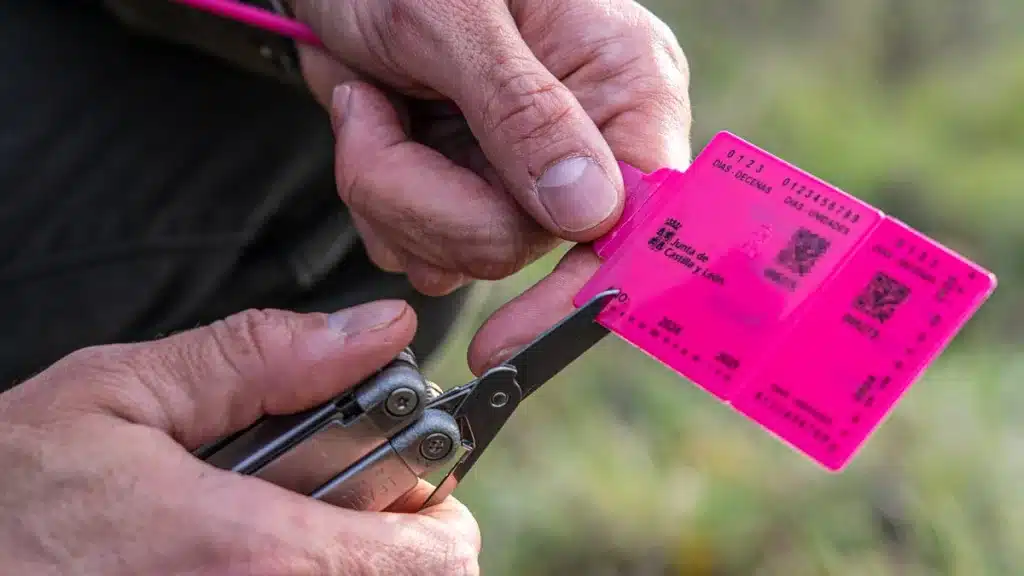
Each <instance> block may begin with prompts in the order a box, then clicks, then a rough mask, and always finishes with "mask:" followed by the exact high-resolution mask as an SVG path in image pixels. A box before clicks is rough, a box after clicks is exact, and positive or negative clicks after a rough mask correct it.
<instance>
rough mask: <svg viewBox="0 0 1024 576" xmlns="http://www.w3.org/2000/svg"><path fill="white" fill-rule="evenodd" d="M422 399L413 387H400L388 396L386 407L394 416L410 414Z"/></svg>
mask: <svg viewBox="0 0 1024 576" xmlns="http://www.w3.org/2000/svg"><path fill="white" fill-rule="evenodd" d="M419 403H420V399H419V397H418V396H416V391H415V390H413V389H412V388H399V389H398V390H395V391H394V392H392V393H391V394H390V395H389V396H388V401H387V402H386V403H385V404H384V408H385V409H386V410H387V411H388V414H391V415H392V416H408V415H409V414H412V411H413V410H415V409H416V406H417V405H418V404H419Z"/></svg>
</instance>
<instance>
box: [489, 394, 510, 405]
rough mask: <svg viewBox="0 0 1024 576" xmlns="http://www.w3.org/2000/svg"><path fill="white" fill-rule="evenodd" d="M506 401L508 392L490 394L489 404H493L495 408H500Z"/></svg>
mask: <svg viewBox="0 0 1024 576" xmlns="http://www.w3.org/2000/svg"><path fill="white" fill-rule="evenodd" d="M507 403H508V394H505V393H504V392H495V393H494V395H492V396H491V406H494V407H495V408H501V407H502V406H504V405H505V404H507Z"/></svg>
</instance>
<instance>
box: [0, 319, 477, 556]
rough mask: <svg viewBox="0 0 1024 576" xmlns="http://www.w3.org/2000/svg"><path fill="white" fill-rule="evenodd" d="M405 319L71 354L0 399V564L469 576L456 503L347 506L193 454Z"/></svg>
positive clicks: (195, 335) (299, 392)
mask: <svg viewBox="0 0 1024 576" xmlns="http://www.w3.org/2000/svg"><path fill="white" fill-rule="evenodd" d="M415 329H416V320H415V316H414V314H413V312H412V311H411V310H410V309H409V308H408V307H407V306H406V305H405V304H404V303H402V302H392V301H382V302H376V303H371V304H367V305H363V306H360V307H357V308H352V309H349V310H345V311H342V312H339V313H337V314H335V315H332V316H327V315H322V314H319V315H318V314H308V315H298V314H290V313H286V312H278V311H261V312H255V311H249V312H245V313H242V314H238V315H236V316H232V317H230V318H228V319H227V320H224V321H221V322H217V323H215V324H213V325H211V326H209V327H205V328H200V329H197V330H193V331H190V332H185V333H181V334H177V335H175V336H172V337H170V338H166V339H164V340H160V341H156V342H151V343H144V344H132V345H117V346H103V347H97V348H92V349H86V350H82V351H80V352H77V353H74V354H72V355H70V356H68V357H67V358H65V359H64V360H62V361H60V362H59V363H57V364H55V365H54V366H52V367H51V368H49V369H48V370H46V371H45V372H43V373H41V374H39V375H38V376H36V377H35V378H33V379H32V380H29V381H27V382H25V383H24V384H22V385H20V386H18V387H16V388H14V389H13V390H11V391H9V392H6V393H4V394H2V395H0V469H2V470H3V476H2V478H0V509H2V510H3V515H2V516H0V558H3V561H2V565H3V572H4V573H7V574H19V575H24V576H35V575H42V574H46V575H49V574H81V575H83V576H92V575H95V576H100V575H102V576H118V575H124V576H135V575H138V574H211V575H213V574H218V575H219V574H279V575H282V576H286V575H292V576H299V575H302V576H307V575H314V574H316V575H328V574H403V575H412V574H423V575H430V576H433V575H436V574H477V573H478V572H479V570H478V567H477V554H478V550H479V545H480V535H479V532H478V529H477V525H476V523H475V521H474V520H473V517H472V516H471V515H470V514H469V512H468V511H467V510H466V509H465V508H464V507H463V506H462V505H461V504H459V503H458V502H457V501H455V500H454V499H451V498H449V499H448V500H447V501H445V502H443V503H441V504H439V505H438V506H436V507H433V508H431V509H428V510H426V511H425V512H423V513H422V514H411V513H408V512H411V511H404V513H403V511H399V510H393V511H391V512H387V513H366V512H354V511H350V510H344V509H340V508H335V507H332V506H329V505H327V504H324V503H321V502H318V501H315V500H312V499H310V498H307V497H305V496H300V495H298V494H294V493H291V492H288V491H286V490H284V489H281V488H278V487H277V486H274V485H272V484H270V483H267V482H264V481H262V480H259V479H257V478H254V477H249V476H241V475H237V474H234V473H230V472H226V471H223V470H219V469H216V468H213V467H212V466H209V465H207V464H205V463H204V462H202V461H200V460H198V459H196V458H195V457H193V456H192V455H191V454H190V451H191V450H194V449H196V448H197V447H199V446H201V445H203V444H205V443H207V442H210V441H212V440H215V439H217V438H219V437H221V436H223V435H225V434H229V433H231V432H233V431H236V430H240V429H242V428H243V427H245V426H248V425H249V424H251V423H252V422H254V421H256V419H257V418H259V417H260V416H261V415H263V414H279V413H294V412H298V411H300V410H302V409H305V408H309V407H312V406H314V405H316V404H317V403H320V402H323V401H325V400H328V399H329V398H330V397H332V396H334V395H336V394H338V393H340V392H341V391H343V390H344V389H346V388H348V387H351V386H352V385H354V384H356V383H357V382H359V381H360V380H362V379H363V378H365V377H367V376H369V375H370V374H371V373H372V372H373V371H374V370H375V369H377V368H379V367H380V366H383V365H384V364H386V363H387V362H388V361H390V360H391V359H392V358H393V357H394V356H395V355H396V354H397V353H398V352H399V351H400V350H401V349H402V348H403V347H404V346H406V345H407V344H408V342H409V341H410V340H411V339H412V335H413V333H414V332H415ZM421 489H422V490H429V489H430V488H429V486H426V485H423V486H421ZM424 496H425V494H424Z"/></svg>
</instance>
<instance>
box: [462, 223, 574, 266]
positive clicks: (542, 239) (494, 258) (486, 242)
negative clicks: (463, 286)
mask: <svg viewBox="0 0 1024 576" xmlns="http://www.w3.org/2000/svg"><path fill="white" fill-rule="evenodd" d="M481 232H482V233H483V235H484V236H483V237H482V238H481V237H480V236H479V234H480V233H481ZM467 240H469V239H467ZM559 242H560V240H559V239H558V238H556V237H555V236H553V235H551V234H550V233H549V232H547V231H546V230H544V229H543V228H541V227H540V226H539V225H537V224H536V223H535V222H534V221H533V220H528V219H526V218H522V217H519V216H518V215H517V216H516V217H514V218H507V219H506V218H497V217H496V218H494V219H492V220H491V221H490V222H488V223H487V225H486V226H484V227H483V228H482V229H481V230H479V231H477V235H476V236H475V237H474V238H473V239H472V242H468V241H467V242H465V243H463V244H462V245H464V246H473V247H474V249H473V251H472V252H469V253H467V254H466V256H465V261H464V262H463V263H462V265H463V266H464V267H465V269H466V270H467V272H468V273H469V274H470V275H471V276H473V277H474V278H479V279H481V280H501V279H504V278H506V277H508V276H511V275H512V274H515V273H516V272H519V271H520V270H522V269H523V268H525V267H526V266H527V265H529V264H530V263H531V262H533V261H534V260H535V259H537V257H539V256H540V255H541V254H544V253H546V252H548V251H549V250H550V249H552V248H553V247H554V246H555V245H556V244H557V243H559Z"/></svg>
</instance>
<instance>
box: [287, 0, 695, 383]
mask: <svg viewBox="0 0 1024 576" xmlns="http://www.w3.org/2000/svg"><path fill="white" fill-rule="evenodd" d="M293 3H294V8H295V10H296V14H297V16H298V17H299V18H300V19H302V20H304V21H305V22H307V23H308V24H309V25H311V26H312V27H313V28H314V29H315V30H316V31H317V33H318V34H319V35H320V37H321V38H322V40H323V41H324V44H325V46H326V48H327V52H328V53H329V56H327V55H325V54H324V53H321V52H318V51H314V50H304V51H303V52H302V57H303V60H304V64H305V69H306V77H307V79H308V81H309V84H310V86H311V88H312V90H313V92H314V93H315V94H317V95H318V97H319V98H320V100H321V101H322V102H323V103H324V104H325V105H329V106H330V107H331V109H332V111H333V114H334V125H335V131H336V134H337V181H338V186H339V191H340V193H341V197H342V199H343V200H344V201H345V202H346V204H347V205H348V206H349V207H350V209H351V211H352V212H353V214H354V215H355V217H356V221H357V225H358V227H359V229H360V232H361V234H362V236H363V238H364V240H365V243H366V245H367V248H368V251H369V252H370V254H371V257H372V258H373V259H374V261H375V262H376V263H377V265H378V266H380V267H381V268H383V269H385V270H390V271H395V272H404V273H406V274H407V275H408V276H409V278H410V280H411V281H412V283H413V284H414V285H415V286H416V287H417V288H418V289H420V290H421V291H424V292H426V293H428V294H429V293H433V294H441V293H444V292H447V291H450V290H452V289H454V288H455V287H457V286H459V285H460V284H462V283H463V282H465V281H466V280H467V279H470V278H477V279H498V278H503V277H505V276H508V275H510V274H511V273H513V272H515V271H517V270H519V269H520V268H522V267H523V266H525V265H526V264H528V263H529V262H531V261H533V260H534V259H535V258H536V257H538V256H539V255H541V254H543V253H546V252H547V251H549V250H551V249H552V248H554V247H555V246H556V245H557V243H558V242H559V241H560V240H569V241H574V242H588V241H591V240H593V239H595V238H597V237H599V236H601V235H602V234H604V233H605V232H606V231H608V230H609V229H610V227H611V226H612V225H614V223H615V222H616V220H617V218H618V216H619V215H620V213H621V207H622V201H623V191H622V177H621V174H620V172H619V170H618V167H617V165H616V160H622V161H625V162H628V163H630V164H632V165H634V166H636V167H638V168H640V169H642V170H644V171H651V170H655V169H657V168H661V167H674V168H685V167H686V165H687V163H688V162H689V159H690V148H689V129H690V115H689V101H688V96H687V89H688V77H687V69H686V63H685V59H684V56H683V54H682V51H681V49H680V48H679V45H678V43H677V41H676V39H675V37H674V36H673V34H672V32H671V31H670V30H669V29H668V27H667V26H665V25H664V24H663V23H662V22H661V21H659V20H658V19H657V18H655V17H654V16H653V15H652V14H651V13H650V12H648V11H647V10H646V9H644V8H643V7H642V6H640V5H639V4H637V3H636V2H634V1H632V0H563V1H559V2H551V1H549V0H474V1H472V2H470V1H469V0H294V2H293ZM332 58H333V59H335V60H336V61H340V62H342V63H344V64H345V65H346V66H347V67H348V68H349V69H350V70H349V72H348V73H341V72H338V68H337V67H335V68H334V72H331V71H330V70H332V65H331V64H330V63H329V61H330V60H331V59H332ZM353 71H354V72H356V73H359V74H361V75H363V77H368V78H370V79H372V80H373V81H374V82H375V83H376V84H377V86H380V87H376V88H375V87H372V86H371V85H370V84H368V83H360V82H344V83H342V82H343V81H345V80H348V79H351V78H352V77H353V75H352V72H353ZM339 83H342V84H341V87H340V88H338V89H336V90H334V92H333V102H332V101H331V97H330V96H329V94H331V90H332V89H334V87H335V86H337V85H338V84H339ZM587 250H588V249H587V248H585V247H580V248H577V249H576V251H574V252H573V253H572V255H571V256H569V257H568V260H567V261H565V262H564V263H563V264H562V265H561V266H560V268H559V269H558V270H557V271H556V272H555V273H554V274H553V275H552V276H550V277H548V278H546V279H545V280H544V281H542V282H541V283H540V284H538V285H537V286H535V287H534V288H533V289H531V290H530V291H528V292H527V293H526V294H524V295H522V296H521V297H519V298H517V299H516V300H514V301H513V302H511V303H509V304H508V305H507V306H506V307H504V308H503V309H501V310H500V311H499V312H498V313H496V314H495V315H494V316H492V317H491V319H490V320H489V321H488V322H487V323H486V324H485V325H484V326H483V327H482V328H481V330H480V332H479V333H478V334H477V336H476V338H475V339H474V342H473V345H472V346H471V349H470V365H471V367H472V368H473V370H474V372H477V373H480V372H481V371H482V370H483V369H485V368H486V367H489V366H492V365H494V364H495V363H497V362H499V361H500V360H502V359H503V358H504V357H506V356H507V355H508V354H510V353H511V351H513V350H514V349H515V348H517V347H519V346H521V345H523V344H525V343H527V342H528V341H529V340H531V339H532V338H533V337H534V336H535V335H536V334H537V333H539V332H541V331H543V330H544V329H546V328H548V327H549V326H550V325H551V324H552V323H554V322H555V321H557V319H558V318H560V317H561V316H563V315H564V314H566V313H567V312H568V311H569V310H570V309H571V298H572V296H573V295H574V294H575V293H576V291H578V290H579V288H580V287H582V285H583V283H584V282H585V281H586V280H587V279H588V278H589V277H590V275H591V274H592V273H593V271H594V270H595V269H596V267H597V266H598V261H597V259H596V257H593V256H592V255H590V254H589V253H588V252H587Z"/></svg>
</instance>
